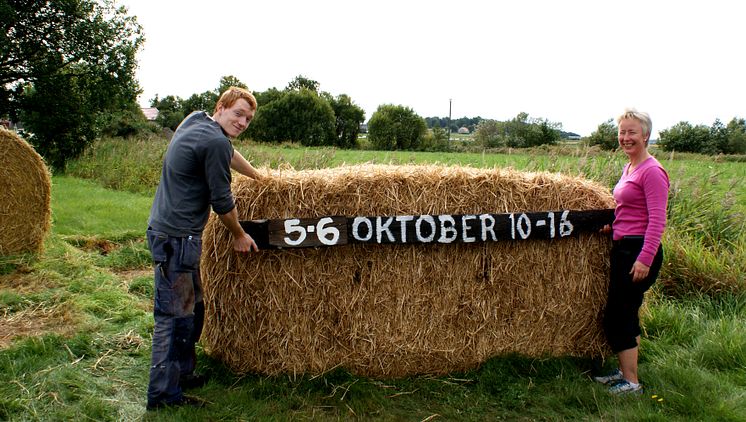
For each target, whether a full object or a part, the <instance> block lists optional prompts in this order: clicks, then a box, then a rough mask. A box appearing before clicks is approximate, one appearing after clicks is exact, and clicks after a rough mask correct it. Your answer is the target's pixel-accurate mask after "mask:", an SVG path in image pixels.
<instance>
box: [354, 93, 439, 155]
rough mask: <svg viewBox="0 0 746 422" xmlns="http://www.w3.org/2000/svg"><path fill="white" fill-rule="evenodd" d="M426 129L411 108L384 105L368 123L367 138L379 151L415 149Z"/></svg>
mask: <svg viewBox="0 0 746 422" xmlns="http://www.w3.org/2000/svg"><path fill="white" fill-rule="evenodd" d="M426 130H427V127H426V126H425V119H423V118H422V117H420V116H418V115H417V114H416V113H415V112H414V111H413V110H412V109H411V108H409V107H404V106H401V105H392V104H384V105H381V106H379V107H378V109H377V110H376V112H375V113H373V116H371V118H370V121H369V122H368V138H369V139H370V142H371V144H372V145H373V146H374V147H375V148H377V149H381V150H396V149H401V150H404V149H417V147H418V146H419V144H420V142H421V140H422V137H423V136H424V135H425V131H426Z"/></svg>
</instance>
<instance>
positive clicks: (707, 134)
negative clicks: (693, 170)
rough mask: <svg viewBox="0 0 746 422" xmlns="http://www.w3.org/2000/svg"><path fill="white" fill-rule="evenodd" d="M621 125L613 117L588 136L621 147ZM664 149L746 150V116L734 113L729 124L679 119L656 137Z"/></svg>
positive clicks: (607, 145)
mask: <svg viewBox="0 0 746 422" xmlns="http://www.w3.org/2000/svg"><path fill="white" fill-rule="evenodd" d="M617 129H618V128H617V125H616V123H614V120H613V119H609V120H607V121H606V122H604V123H601V124H600V125H598V128H597V129H596V130H595V131H594V132H593V133H592V134H591V135H590V136H588V138H586V140H585V141H586V143H587V144H588V145H591V146H592V145H598V146H600V147H601V148H603V149H607V150H613V149H616V148H617V147H619V142H618V140H617ZM656 144H657V145H658V147H660V148H661V150H663V151H677V152H693V153H699V154H709V155H716V154H746V119H743V118H738V117H734V118H733V119H731V121H730V122H728V124H727V125H726V124H723V122H721V121H720V119H715V122H713V124H712V126H707V125H696V126H692V124H691V123H689V122H684V121H682V122H679V123H677V124H675V125H673V126H672V127H670V128H667V129H665V130H662V131H660V132H659V139H658V140H657V141H656Z"/></svg>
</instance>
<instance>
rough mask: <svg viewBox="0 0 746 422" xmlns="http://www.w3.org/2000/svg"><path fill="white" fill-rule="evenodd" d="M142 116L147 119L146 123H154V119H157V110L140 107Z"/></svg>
mask: <svg viewBox="0 0 746 422" xmlns="http://www.w3.org/2000/svg"><path fill="white" fill-rule="evenodd" d="M141 110H142V114H144V115H145V118H146V119H148V121H151V122H152V121H155V119H157V118H158V109H157V108H155V107H142V108H141Z"/></svg>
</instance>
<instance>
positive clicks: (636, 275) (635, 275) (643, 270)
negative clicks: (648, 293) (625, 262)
mask: <svg viewBox="0 0 746 422" xmlns="http://www.w3.org/2000/svg"><path fill="white" fill-rule="evenodd" d="M649 272H650V267H648V266H647V265H645V264H643V263H642V262H640V261H635V263H634V264H633V265H632V270H631V271H630V272H629V273H630V274H632V281H633V282H634V283H637V282H640V281H642V280H645V278H647V276H648V273H649Z"/></svg>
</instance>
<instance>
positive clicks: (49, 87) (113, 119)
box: [0, 0, 746, 171]
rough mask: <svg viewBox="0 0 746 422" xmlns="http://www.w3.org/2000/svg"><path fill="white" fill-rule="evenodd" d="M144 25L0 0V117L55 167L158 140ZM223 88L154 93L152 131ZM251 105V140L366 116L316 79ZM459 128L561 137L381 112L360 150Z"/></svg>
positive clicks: (492, 143) (727, 136)
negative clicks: (93, 147)
mask: <svg viewBox="0 0 746 422" xmlns="http://www.w3.org/2000/svg"><path fill="white" fill-rule="evenodd" d="M143 43H144V37H143V35H142V27H141V26H140V25H139V24H138V23H137V19H136V17H134V16H129V15H128V14H127V9H126V8H124V7H116V6H115V5H114V3H113V2H112V1H111V0H46V1H27V0H24V1H10V0H0V118H2V119H10V120H12V121H15V122H19V121H20V122H22V123H23V126H24V130H25V132H26V133H24V134H23V135H24V136H25V137H26V138H27V139H28V140H29V141H30V142H31V143H32V145H34V147H35V148H36V150H37V151H38V152H39V153H40V154H41V155H42V156H44V157H45V159H46V161H47V163H48V164H49V165H50V166H51V167H52V168H53V170H55V171H56V170H63V169H64V165H65V162H66V161H67V160H69V159H72V158H75V157H77V156H78V155H79V154H80V153H82V152H83V151H84V149H85V148H86V147H87V146H88V145H89V144H90V143H91V142H93V140H94V139H96V138H98V137H101V136H122V137H126V136H130V135H136V134H139V133H142V132H143V131H151V132H158V131H159V128H158V127H157V126H154V125H152V124H150V122H147V120H146V119H145V117H144V115H143V114H142V111H141V109H140V107H139V105H138V104H137V96H138V95H139V94H141V93H142V90H141V89H140V86H139V84H138V81H137V80H136V78H135V70H136V67H137V61H136V54H137V52H138V51H139V50H140V48H141V47H142V45H143ZM229 86H241V87H246V84H244V83H243V82H241V81H240V80H238V79H237V78H236V77H234V76H224V77H222V78H221V79H220V81H219V83H218V86H217V87H216V89H214V90H210V91H206V92H203V93H200V94H193V95H191V96H190V97H188V98H186V99H181V98H178V97H175V96H172V95H168V96H165V97H163V98H160V97H159V96H156V98H154V99H153V100H152V101H151V105H152V106H154V107H156V108H158V110H159V112H160V114H159V116H158V121H157V123H158V124H159V125H160V126H162V127H168V128H171V129H175V128H176V126H177V125H178V124H179V122H180V121H181V120H182V119H183V118H184V117H185V116H186V115H187V114H188V113H190V112H191V111H193V110H206V111H208V112H212V110H213V109H214V105H215V103H216V102H217V99H218V96H219V95H220V93H221V92H222V91H223V90H225V89H226V88H227V87H229ZM255 96H256V97H257V101H258V103H259V104H260V107H259V109H258V110H257V113H256V115H255V117H254V120H253V122H252V123H251V125H250V126H249V128H248V129H247V130H246V131H245V132H244V133H243V134H242V137H244V138H251V139H253V140H256V141H259V142H285V141H292V142H299V143H301V144H302V145H306V146H321V145H329V146H335V147H339V148H355V147H359V146H360V145H359V143H358V134H359V131H360V125H361V123H363V122H364V121H365V112H364V111H363V110H362V109H361V108H360V107H359V106H357V105H356V104H355V103H354V101H353V100H352V98H350V96H349V95H346V94H339V95H333V94H331V93H328V92H325V91H321V90H320V84H319V82H318V81H315V80H312V79H309V78H307V77H305V76H303V75H299V76H297V77H296V78H295V79H293V80H292V81H290V82H289V83H288V84H287V86H285V87H284V88H282V89H277V88H271V89H268V90H266V91H263V92H255ZM460 127H466V128H468V129H469V130H470V132H472V133H473V134H474V137H473V139H474V142H475V144H476V145H477V146H480V147H483V148H497V147H515V148H520V147H533V146H537V145H546V144H549V145H551V144H555V143H557V142H558V141H559V140H560V139H562V138H563V137H566V136H567V135H568V133H567V132H563V131H562V130H561V129H562V125H561V124H560V123H556V122H550V121H548V120H546V119H542V118H535V117H529V115H528V114H527V113H523V112H522V113H519V114H518V115H517V116H516V117H515V118H513V119H510V120H508V121H497V120H491V119H483V118H481V117H473V118H468V117H462V118H457V119H453V120H451V119H450V118H445V117H427V118H423V117H420V116H419V115H417V113H415V112H414V110H412V109H411V108H409V107H406V106H403V105H394V104H382V105H380V106H379V107H378V108H377V110H376V111H375V112H374V113H373V115H372V116H371V117H370V119H369V120H368V126H367V131H368V133H367V139H366V141H365V142H366V146H369V147H371V148H376V149H384V150H391V149H410V150H438V151H447V150H449V149H450V148H451V137H450V134H451V133H452V132H456V131H457V130H458V129H459V128H460ZM745 127H746V125H745V124H744V120H743V119H737V118H734V119H733V120H732V121H731V122H729V123H728V124H727V125H724V124H722V123H721V122H720V121H716V122H715V123H714V124H713V125H712V126H711V127H707V126H701V125H700V126H691V125H690V124H688V123H686V122H681V123H679V124H677V125H676V126H674V127H672V128H670V129H667V130H664V131H661V132H660V134H661V139H660V141H659V144H660V146H661V147H662V148H664V149H667V150H668V149H670V150H677V151H690V152H701V153H707V154H717V153H724V154H743V153H745V152H746V135H744V133H745V132H746V130H745ZM586 142H587V143H588V144H590V145H601V146H602V147H604V148H615V147H616V144H617V142H616V126H615V125H614V124H613V122H612V121H608V122H605V123H603V124H601V125H599V127H598V129H597V130H596V131H595V132H594V133H593V134H591V136H590V137H588V138H587V140H586Z"/></svg>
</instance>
